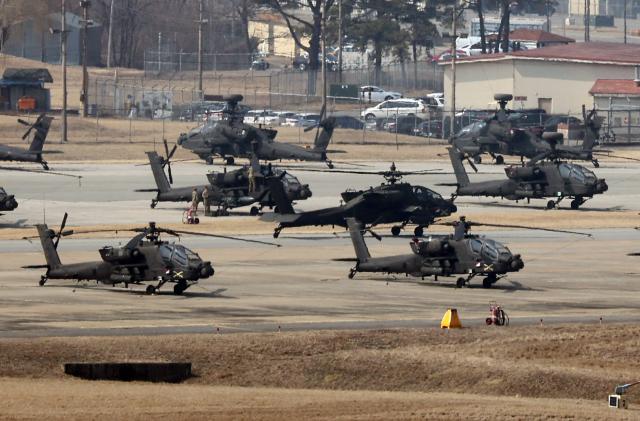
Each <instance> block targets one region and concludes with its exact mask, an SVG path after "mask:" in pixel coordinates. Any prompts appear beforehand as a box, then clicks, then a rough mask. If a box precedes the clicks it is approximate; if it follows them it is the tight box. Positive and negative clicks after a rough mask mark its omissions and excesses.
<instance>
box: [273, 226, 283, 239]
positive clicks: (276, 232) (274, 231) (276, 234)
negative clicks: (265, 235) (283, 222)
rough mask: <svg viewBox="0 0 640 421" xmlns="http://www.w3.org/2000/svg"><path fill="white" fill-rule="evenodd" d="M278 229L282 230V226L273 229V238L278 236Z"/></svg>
mask: <svg viewBox="0 0 640 421" xmlns="http://www.w3.org/2000/svg"><path fill="white" fill-rule="evenodd" d="M280 231H282V228H276V229H275V230H273V238H278V237H279V236H280Z"/></svg>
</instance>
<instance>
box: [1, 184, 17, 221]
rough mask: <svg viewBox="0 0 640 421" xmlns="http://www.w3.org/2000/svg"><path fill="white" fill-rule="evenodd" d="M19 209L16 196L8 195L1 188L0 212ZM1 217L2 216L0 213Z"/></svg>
mask: <svg viewBox="0 0 640 421" xmlns="http://www.w3.org/2000/svg"><path fill="white" fill-rule="evenodd" d="M17 207H18V202H17V201H16V199H15V196H14V195H12V194H7V191H6V190H5V189H3V188H2V187H0V211H2V212H9V211H12V210H14V209H15V208H17ZM0 215H2V214H1V213H0Z"/></svg>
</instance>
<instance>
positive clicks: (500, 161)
mask: <svg viewBox="0 0 640 421" xmlns="http://www.w3.org/2000/svg"><path fill="white" fill-rule="evenodd" d="M502 164H504V157H503V156H502V155H496V165H502Z"/></svg>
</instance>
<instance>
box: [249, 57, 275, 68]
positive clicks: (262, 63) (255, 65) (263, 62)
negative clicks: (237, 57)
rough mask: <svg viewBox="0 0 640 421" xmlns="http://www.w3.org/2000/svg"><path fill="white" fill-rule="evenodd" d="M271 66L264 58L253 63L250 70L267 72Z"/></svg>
mask: <svg viewBox="0 0 640 421" xmlns="http://www.w3.org/2000/svg"><path fill="white" fill-rule="evenodd" d="M270 66H271V65H270V64H269V62H268V61H267V60H265V59H263V58H257V59H255V60H253V61H252V62H251V67H250V70H267V69H268V68H269V67H270Z"/></svg>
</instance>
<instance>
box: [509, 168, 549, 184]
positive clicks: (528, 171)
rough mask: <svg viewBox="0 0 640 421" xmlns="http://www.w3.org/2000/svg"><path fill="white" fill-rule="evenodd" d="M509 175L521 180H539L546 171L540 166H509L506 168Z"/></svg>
mask: <svg viewBox="0 0 640 421" xmlns="http://www.w3.org/2000/svg"><path fill="white" fill-rule="evenodd" d="M504 172H505V173H506V174H507V177H509V178H511V179H519V180H525V181H530V180H539V179H541V178H542V177H543V176H544V171H542V170H541V169H540V168H539V167H514V166H511V167H507V168H505V169H504Z"/></svg>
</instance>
